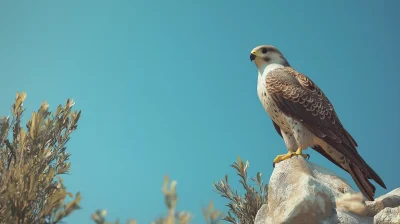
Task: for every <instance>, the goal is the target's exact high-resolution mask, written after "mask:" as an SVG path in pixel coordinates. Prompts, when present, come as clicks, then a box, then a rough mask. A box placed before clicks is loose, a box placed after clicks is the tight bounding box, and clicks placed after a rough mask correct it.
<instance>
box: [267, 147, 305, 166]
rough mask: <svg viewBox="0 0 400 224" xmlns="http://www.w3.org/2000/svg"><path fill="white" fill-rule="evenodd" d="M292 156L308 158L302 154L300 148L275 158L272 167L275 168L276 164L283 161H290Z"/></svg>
mask: <svg viewBox="0 0 400 224" xmlns="http://www.w3.org/2000/svg"><path fill="white" fill-rule="evenodd" d="M293 156H302V157H303V158H304V159H309V158H310V155H308V154H303V150H302V149H301V148H298V149H297V151H296V152H292V151H289V152H288V153H287V154H283V155H278V156H277V157H275V159H274V163H273V164H272V166H273V167H275V164H276V163H279V162H282V161H283V160H287V159H290V158H292V157H293Z"/></svg>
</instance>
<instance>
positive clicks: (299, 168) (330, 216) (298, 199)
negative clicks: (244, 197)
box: [255, 156, 400, 224]
mask: <svg viewBox="0 0 400 224" xmlns="http://www.w3.org/2000/svg"><path fill="white" fill-rule="evenodd" d="M399 220H400V188H398V189H396V190H394V191H392V192H390V193H388V194H386V195H383V196H381V197H378V198H377V199H376V200H375V201H373V202H369V201H365V199H364V197H363V196H362V195H361V193H356V192H355V191H354V190H353V189H352V188H351V187H350V186H349V184H348V183H347V182H346V181H345V180H343V179H342V178H340V177H338V176H337V175H336V174H334V173H332V172H331V171H329V170H327V169H325V168H323V167H320V166H318V165H316V164H313V163H311V162H308V161H306V160H305V159H304V158H302V157H299V156H296V157H293V158H291V159H288V160H285V161H282V162H280V163H278V164H276V166H275V169H274V171H273V173H272V175H271V178H270V182H269V186H268V204H266V205H264V206H262V207H261V209H260V210H259V211H258V213H257V216H256V219H255V224H267V223H268V224H270V223H271V224H275V223H296V224H302V223H307V224H313V223H315V224H317V223H324V224H325V223H326V224H328V223H335V224H339V223H346V224H358V223H363V224H369V223H371V224H372V223H388V224H391V223H400V221H399Z"/></svg>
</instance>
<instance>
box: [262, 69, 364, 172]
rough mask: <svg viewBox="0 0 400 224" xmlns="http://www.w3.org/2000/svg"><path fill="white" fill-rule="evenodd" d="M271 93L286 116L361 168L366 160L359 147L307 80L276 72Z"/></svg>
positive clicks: (270, 81) (290, 72)
mask: <svg viewBox="0 0 400 224" xmlns="http://www.w3.org/2000/svg"><path fill="white" fill-rule="evenodd" d="M266 82H267V83H266V86H267V91H268V93H269V94H270V95H271V97H272V98H273V100H274V101H275V103H276V105H277V106H278V107H279V108H280V109H281V110H282V112H283V113H285V114H286V116H289V117H292V118H293V119H295V120H297V121H300V122H302V124H303V125H304V126H306V127H307V128H308V129H309V130H310V131H311V132H312V133H313V134H314V135H315V136H317V137H319V138H321V139H322V140H324V141H325V142H326V143H328V144H329V145H331V146H332V147H334V148H335V149H337V150H338V151H340V152H341V153H342V154H343V155H344V156H346V157H347V158H348V159H350V160H351V161H352V162H354V163H355V164H357V165H358V166H360V167H364V164H365V162H364V160H363V159H362V158H361V157H360V155H359V154H358V153H357V150H356V147H357V143H356V142H355V141H354V139H353V138H352V137H351V135H350V134H349V133H348V132H347V131H346V130H345V128H344V127H343V125H342V124H341V122H340V120H339V118H338V116H337V114H336V112H335V110H334V108H333V106H332V104H331V102H330V101H329V100H328V98H327V97H326V96H325V95H324V93H323V92H322V91H321V90H320V89H319V88H318V86H317V85H315V83H314V82H313V81H311V80H310V79H309V78H308V77H307V76H305V75H303V74H301V73H298V72H296V71H295V70H293V69H292V68H290V67H286V68H281V69H276V70H274V71H272V72H271V73H270V74H269V75H268V76H267V79H266Z"/></svg>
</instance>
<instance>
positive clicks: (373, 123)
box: [0, 0, 400, 224]
mask: <svg viewBox="0 0 400 224" xmlns="http://www.w3.org/2000/svg"><path fill="white" fill-rule="evenodd" d="M399 6H400V2H399V1H396V0H385V1H377V0H376V1H361V0H359V1H344V0H339V1H334V2H333V1H330V2H328V1H324V2H323V3H322V2H320V1H316V0H314V1H301V2H300V1H279V2H276V1H248V2H246V3H245V2H243V1H225V0H224V1H206V0H204V1H192V2H190V3H189V1H163V0H154V1H144V0H143V1H128V0H125V1H123V0H121V1H103V0H96V1H94V0H93V1H92V0H87V1H78V0H70V1H50V0H43V1H6V0H0V77H1V84H2V85H1V88H0V102H1V103H0V114H1V115H9V114H10V110H9V109H10V106H11V104H12V102H13V100H14V97H15V92H16V91H25V92H27V96H28V97H27V99H26V102H25V104H24V105H25V107H26V108H27V112H26V114H25V115H26V117H28V116H29V115H30V113H31V111H33V110H37V109H38V108H39V106H40V104H41V103H42V101H43V100H47V101H48V103H49V104H50V109H51V110H54V109H55V107H56V106H57V105H58V104H63V103H64V102H65V100H66V99H67V98H73V99H74V100H75V101H76V105H75V107H76V108H77V109H80V110H82V116H81V120H80V123H79V128H78V130H77V131H76V132H75V133H74V134H73V135H72V138H71V141H70V142H69V145H68V151H69V152H70V153H71V154H72V156H71V162H72V166H71V173H70V175H68V176H64V179H65V184H66V185H67V187H68V190H69V191H71V192H73V193H76V192H77V191H80V192H81V193H82V197H83V201H82V204H81V206H82V209H81V210H79V211H76V212H75V213H74V214H73V215H72V216H71V217H70V218H68V219H67V220H66V221H67V222H68V223H83V224H85V223H92V222H91V220H90V215H91V213H93V212H94V211H95V210H96V209H98V208H106V209H107V210H108V212H109V215H108V218H109V219H110V220H114V219H116V218H120V220H121V221H125V220H127V219H128V218H131V217H133V218H135V219H137V220H138V221H139V222H140V223H149V222H150V221H151V220H153V219H154V218H156V217H157V216H159V215H163V214H165V211H166V210H165V208H164V207H165V206H164V202H163V196H162V193H161V185H162V181H163V176H164V175H165V174H169V175H170V177H171V179H174V180H177V181H178V186H177V187H178V194H179V202H178V208H179V209H183V210H187V211H190V212H192V213H193V214H194V216H195V217H194V220H193V223H204V221H203V219H202V217H201V216H202V213H201V206H204V205H207V204H208V202H209V201H210V200H213V201H214V202H215V205H216V207H217V208H219V209H221V210H223V211H226V208H225V206H224V205H225V204H226V200H224V199H222V198H220V197H219V196H218V195H217V194H216V193H215V192H213V187H212V184H213V182H215V181H218V180H219V179H222V178H223V177H224V175H225V174H229V175H230V180H231V183H232V187H234V188H235V189H239V190H240V192H243V191H242V190H241V187H240V186H239V183H238V182H237V178H236V176H234V175H235V174H234V170H233V169H232V168H230V167H229V165H230V164H231V163H232V162H234V161H236V158H237V156H239V155H240V156H241V157H242V158H243V159H245V160H249V162H250V170H249V174H250V176H254V175H255V174H256V172H257V171H260V172H262V173H263V179H264V181H265V182H268V179H269V176H270V174H271V172H272V160H273V159H274V158H275V156H276V155H277V154H282V153H286V149H285V145H284V143H283V140H282V139H281V137H280V136H279V135H278V134H277V133H276V131H275V129H274V128H273V126H272V123H271V120H270V118H269V117H268V116H267V114H266V113H265V111H264V109H263V108H262V105H261V103H260V102H259V100H258V97H257V93H256V81H257V71H256V67H255V65H254V64H253V63H251V62H250V61H249V54H250V51H251V49H253V48H254V47H255V46H258V45H261V44H272V45H274V46H276V47H277V48H278V49H280V50H281V51H282V52H283V54H284V55H285V57H286V58H287V59H288V61H289V63H290V64H291V65H292V67H294V68H295V69H296V70H298V71H300V72H302V73H304V74H306V75H307V76H309V77H310V78H311V79H312V80H313V81H314V82H316V83H317V85H318V86H319V87H320V88H321V89H322V90H323V91H324V93H325V94H326V95H327V96H328V97H329V99H330V100H331V102H332V103H333V105H334V106H335V109H336V111H337V113H338V115H339V117H340V119H341V121H342V123H343V124H344V126H345V127H346V128H347V130H348V131H349V132H350V133H351V134H352V136H353V137H354V138H355V139H356V141H357V142H358V144H359V152H360V154H361V155H362V156H363V158H364V159H365V160H366V161H367V162H368V163H369V164H370V165H371V167H372V168H373V169H375V171H376V172H377V173H378V174H379V175H380V176H381V177H382V179H383V180H384V181H385V183H386V185H387V187H388V191H389V190H393V189H394V188H397V187H400V178H399V175H398V173H397V170H398V164H399V162H398V159H399V156H400V151H399V150H400V148H399V145H398V139H399V134H400V132H399V129H398V128H399V127H400V118H399V116H398V114H399V110H400V101H399V96H400V90H399V86H398V85H399V82H400V77H399V76H400V74H399V70H398V67H397V66H398V63H399V62H398V60H399V54H398V52H400V44H399V42H398V40H399V39H400V32H399V28H398V21H400V15H399V14H398V13H397V12H398V10H399V9H400V8H399ZM306 152H307V153H310V154H311V159H310V161H312V162H314V163H317V164H319V165H322V166H324V167H326V168H328V169H330V170H333V171H334V172H336V173H338V174H339V175H341V176H342V177H344V178H345V179H347V180H348V181H349V182H350V183H351V185H352V186H354V187H355V184H354V182H353V181H352V179H351V177H350V175H348V174H347V173H344V172H343V171H342V170H341V169H340V168H338V167H335V166H334V165H333V164H331V163H330V162H329V161H328V160H327V159H325V158H323V157H322V156H320V155H318V154H317V153H316V152H313V151H311V150H307V151H306ZM388 191H385V190H384V189H382V188H380V187H379V186H377V194H376V195H381V194H383V193H386V192H388Z"/></svg>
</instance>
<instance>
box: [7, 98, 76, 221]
mask: <svg viewBox="0 0 400 224" xmlns="http://www.w3.org/2000/svg"><path fill="white" fill-rule="evenodd" d="M25 98H26V94H25V93H17V96H16V99H15V103H14V104H13V105H12V107H11V118H10V117H3V118H1V122H0V187H1V188H0V223H6V224H10V223H21V224H22V223H26V224H30V223H51V224H54V223H58V222H59V221H60V220H61V219H62V218H64V217H66V216H68V215H69V214H71V213H72V212H73V211H74V210H75V209H77V208H78V203H79V201H80V199H81V198H80V195H79V193H78V194H76V196H75V198H73V195H72V194H71V193H69V192H67V189H66V187H65V186H64V184H63V181H62V179H61V177H60V175H61V174H65V173H67V172H68V171H69V167H70V163H69V162H68V158H69V156H70V155H69V154H68V153H66V152H65V150H66V143H67V142H68V140H69V136H70V134H71V133H72V132H73V131H74V130H75V129H76V128H77V123H78V120H79V117H80V111H79V112H77V111H72V107H73V105H74V102H73V101H72V100H67V102H66V104H65V105H64V106H61V105H60V106H58V108H57V111H56V113H55V114H51V113H50V112H49V111H48V107H49V106H48V104H47V103H46V101H45V102H44V103H43V104H42V105H41V107H40V108H39V110H38V111H37V112H33V113H32V117H31V118H30V119H29V121H28V122H27V123H26V130H25V129H24V128H23V127H22V126H21V118H22V115H23V112H24V108H23V102H24V100H25ZM67 196H70V197H71V198H73V200H71V201H70V202H69V203H64V201H65V199H66V198H67Z"/></svg>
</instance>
